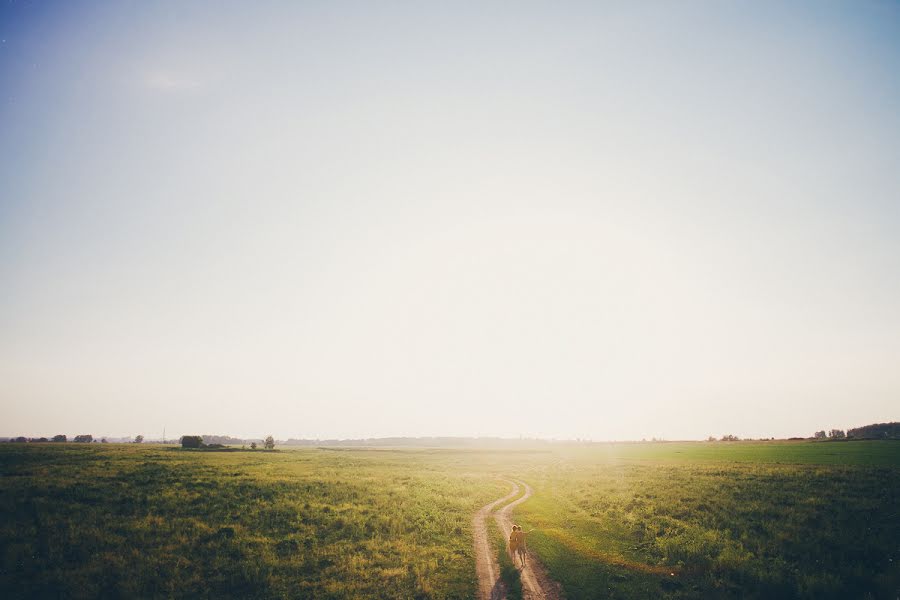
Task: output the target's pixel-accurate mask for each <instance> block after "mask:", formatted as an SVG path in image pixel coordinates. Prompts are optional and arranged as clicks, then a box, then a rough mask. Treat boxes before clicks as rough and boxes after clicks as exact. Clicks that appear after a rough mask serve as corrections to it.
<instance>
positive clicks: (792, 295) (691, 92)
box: [0, 2, 900, 440]
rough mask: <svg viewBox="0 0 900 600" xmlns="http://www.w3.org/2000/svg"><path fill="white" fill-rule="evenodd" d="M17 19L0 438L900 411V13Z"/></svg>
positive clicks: (705, 423)
mask: <svg viewBox="0 0 900 600" xmlns="http://www.w3.org/2000/svg"><path fill="white" fill-rule="evenodd" d="M76 4H77V5H76ZM0 39H2V40H3V41H2V42H0V285H2V289H3V293H2V294H0V415H2V423H3V426H2V428H0V435H4V436H16V435H36V436H40V435H45V436H50V435H54V434H57V433H66V434H69V435H73V434H77V433H93V434H94V435H95V436H97V435H111V436H125V435H135V434H143V435H145V436H147V437H148V438H151V437H152V438H156V437H158V436H159V435H160V434H161V432H162V428H163V426H164V425H165V426H166V427H167V432H168V435H169V436H170V437H177V435H179V434H191V433H210V434H228V435H233V436H238V437H251V436H252V437H262V436H265V435H267V434H270V433H271V434H273V435H274V436H275V437H276V438H279V439H285V438H290V437H295V438H366V437H388V436H409V437H418V436H501V437H519V436H520V435H521V436H525V437H542V438H559V439H562V438H568V439H574V438H583V439H593V440H627V439H641V438H647V439H649V438H651V437H657V438H665V439H703V438H706V437H707V436H708V435H716V436H721V435H723V434H726V433H731V434H735V435H738V436H741V437H770V436H773V437H789V436H794V435H811V434H812V432H813V431H815V430H817V429H830V428H832V427H836V428H842V429H843V428H847V427H855V426H861V425H865V424H869V423H875V422H885V421H892V420H900V311H898V307H900V235H898V231H900V111H898V110H897V107H898V106H900V6H898V5H897V4H893V3H875V2H871V3H854V4H830V3H822V2H809V3H793V4H791V5H789V6H784V5H782V4H781V3H752V4H751V3H747V4H743V5H741V4H729V5H723V4H720V3H712V2H709V3H696V4H690V5H677V4H674V3H671V4H670V3H659V4H655V3H647V4H643V5H641V6H638V5H635V4H634V3H607V4H602V5H595V4H590V3H588V4H580V3H579V4H575V3H573V4H567V5H565V6H563V5H549V4H548V5H539V4H527V5H517V6H516V7H515V10H512V8H511V7H501V6H494V7H483V6H478V5H477V4H471V5H466V6H462V5H455V4H454V5H452V6H450V5H441V4H426V5H404V6H392V7H379V8H375V7H374V6H371V5H367V4H359V5H342V6H335V5H330V4H320V3H302V4H301V3H292V4H288V3H284V4H281V3H274V2H273V3H268V2H259V3H250V4H246V5H234V6H229V7H227V8H226V7H221V6H219V5H218V4H213V3H204V2H200V3H196V4H193V5H192V7H188V6H185V5H183V3H177V2H172V3H168V2H161V3H148V4H137V5H124V4H122V5H119V4H117V3H113V4H112V5H106V4H103V3H95V2H86V3H50V4H48V5H44V6H41V5H37V4H32V3H17V2H13V3H5V4H4V5H3V6H2V7H0Z"/></svg>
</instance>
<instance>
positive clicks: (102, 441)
mask: <svg viewBox="0 0 900 600" xmlns="http://www.w3.org/2000/svg"><path fill="white" fill-rule="evenodd" d="M100 443H101V444H108V443H109V442H108V441H106V438H103V439H102V440H100Z"/></svg>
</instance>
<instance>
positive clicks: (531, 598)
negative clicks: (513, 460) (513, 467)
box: [494, 481, 562, 600]
mask: <svg viewBox="0 0 900 600" xmlns="http://www.w3.org/2000/svg"><path fill="white" fill-rule="evenodd" d="M515 483H516V484H517V485H521V486H523V487H524V488H525V493H524V494H523V495H522V497H521V498H519V499H518V500H516V501H515V502H510V503H509V504H507V505H506V506H504V507H503V508H501V509H500V510H499V511H497V513H496V514H495V515H494V519H496V521H497V525H498V526H499V527H500V531H502V532H503V536H504V538H506V539H509V534H510V533H511V532H512V526H513V521H512V510H513V509H514V508H515V507H516V506H518V505H519V504H522V503H523V502H525V501H526V500H528V499H529V498H531V495H532V490H531V486H530V485H528V484H527V483H523V482H521V481H516V482H515ZM510 556H512V555H511V554H510ZM512 559H513V564H518V563H517V562H516V561H517V560H518V559H517V558H516V557H515V556H513V557H512ZM519 576H520V577H521V580H522V598H523V599H524V600H538V599H541V600H544V599H546V600H559V599H560V598H561V597H562V593H561V591H560V586H559V584H558V583H556V582H555V581H553V580H552V579H550V577H549V576H548V575H547V570H546V569H544V565H542V564H541V562H540V561H539V560H538V559H537V557H536V556H535V555H534V554H531V553H529V554H528V555H527V558H526V559H525V568H523V569H519Z"/></svg>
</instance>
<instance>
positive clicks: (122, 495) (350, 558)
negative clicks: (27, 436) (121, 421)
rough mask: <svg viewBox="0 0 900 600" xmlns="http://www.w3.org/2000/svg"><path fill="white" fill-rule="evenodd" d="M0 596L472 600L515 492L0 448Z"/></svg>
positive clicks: (331, 467) (341, 466) (480, 481)
mask: <svg viewBox="0 0 900 600" xmlns="http://www.w3.org/2000/svg"><path fill="white" fill-rule="evenodd" d="M0 472H2V473H3V475H4V477H3V479H2V487H0V515H2V516H0V539H2V540H4V541H3V546H2V556H0V560H2V563H0V566H2V571H0V596H2V597H6V598H17V597H46V596H57V595H60V596H64V597H84V598H91V597H98V596H107V597H114V596H119V595H123V596H128V597H144V598H151V597H189V596H196V597H217V598H221V597H240V598H253V597H258V598H263V597H265V598H273V597H276V598H277V597H319V598H351V597H370V598H396V597H433V598H469V597H471V596H472V595H473V593H474V589H475V577H474V550H473V547H472V541H471V530H470V529H471V515H472V512H473V511H474V510H475V509H476V508H477V507H479V506H481V505H483V504H485V503H487V502H488V501H489V500H491V499H493V498H495V497H497V496H499V495H501V494H502V493H503V491H504V489H505V485H504V484H501V483H499V482H497V481H495V480H493V479H491V478H488V477H485V476H483V475H479V474H477V473H476V474H468V473H467V472H465V470H464V469H461V468H460V466H459V461H458V460H456V459H455V458H454V457H453V456H452V455H440V454H435V453H434V452H429V451H423V452H416V451H408V450H407V451H398V452H391V451H368V452H367V451H364V450H354V451H352V452H341V451H328V450H298V451H289V452H279V453H263V452H257V453H250V452H246V453H243V452H242V453H200V452H181V451H178V450H174V449H170V448H161V447H152V446H144V447H140V446H125V445H122V446H117V445H103V446H99V445H97V446H81V445H74V444H65V445H28V446H24V445H19V444H9V445H4V446H3V447H0Z"/></svg>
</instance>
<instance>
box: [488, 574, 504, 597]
mask: <svg viewBox="0 0 900 600" xmlns="http://www.w3.org/2000/svg"><path fill="white" fill-rule="evenodd" d="M505 595H506V586H505V585H503V580H502V579H498V580H497V583H495V584H494V588H493V589H492V590H491V600H501V598H503V597H504V596H505Z"/></svg>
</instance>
